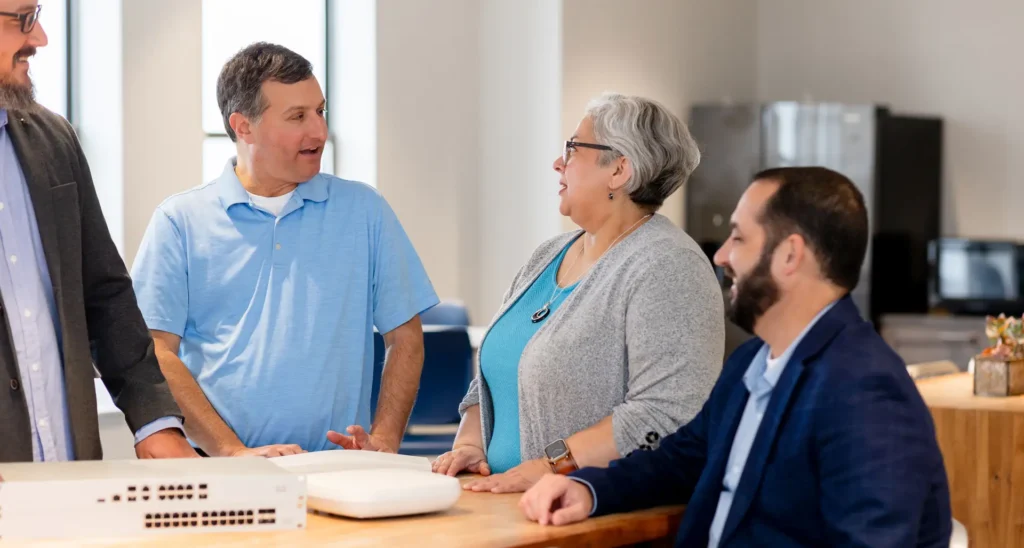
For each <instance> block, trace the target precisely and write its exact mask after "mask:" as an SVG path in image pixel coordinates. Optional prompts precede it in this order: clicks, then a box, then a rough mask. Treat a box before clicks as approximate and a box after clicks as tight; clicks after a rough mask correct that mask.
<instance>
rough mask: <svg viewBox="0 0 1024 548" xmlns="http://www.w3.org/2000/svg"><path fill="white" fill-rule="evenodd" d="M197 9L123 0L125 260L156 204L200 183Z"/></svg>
mask: <svg viewBox="0 0 1024 548" xmlns="http://www.w3.org/2000/svg"><path fill="white" fill-rule="evenodd" d="M201 8H202V3H201V2H200V0H175V1H174V2H167V1H165V0H126V1H124V2H122V9H123V11H122V17H123V32H124V34H123V67H124V73H123V79H124V82H123V83H124V88H123V93H124V99H123V101H124V102H123V113H122V114H123V120H124V122H123V123H124V125H123V128H124V180H123V184H124V249H123V251H124V255H125V261H126V262H127V263H128V264H129V265H131V263H132V260H133V259H134V258H135V253H136V252H137V251H138V249H139V244H140V243H141V242H142V236H143V234H144V233H145V231H146V226H148V225H149V220H150V218H151V217H152V215H153V211H154V210H155V209H156V206H157V205H159V204H160V202H162V201H163V200H164V198H166V197H167V196H170V195H171V194H174V193H176V192H180V191H182V190H186V189H188V188H191V187H194V186H196V185H198V184H199V183H201V182H202V169H203V154H202V147H203V136H204V135H203V128H202V103H201V98H200V90H201V89H202V75H201V71H200V66H201V65H200V59H201V52H200V45H201V44H200V41H199V39H198V37H199V35H200V32H201V28H202V25H201V23H202V19H201V13H202V12H201ZM185 37H195V39H188V38H185Z"/></svg>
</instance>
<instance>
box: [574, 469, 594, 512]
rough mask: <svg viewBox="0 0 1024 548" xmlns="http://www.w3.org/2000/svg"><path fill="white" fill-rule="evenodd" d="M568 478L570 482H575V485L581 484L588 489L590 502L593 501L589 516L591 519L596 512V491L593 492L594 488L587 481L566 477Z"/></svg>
mask: <svg viewBox="0 0 1024 548" xmlns="http://www.w3.org/2000/svg"><path fill="white" fill-rule="evenodd" d="M568 478H569V479H571V480H572V481H575V482H576V483H582V484H583V485H586V486H587V489H590V498H591V500H593V501H594V505H593V506H592V507H591V508H590V514H589V516H590V517H593V515H594V514H595V513H596V512H597V491H595V490H594V486H593V485H591V483H590V482H589V481H587V480H585V479H583V478H577V477H573V476H568Z"/></svg>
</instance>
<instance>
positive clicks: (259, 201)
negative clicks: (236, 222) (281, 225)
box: [249, 190, 295, 217]
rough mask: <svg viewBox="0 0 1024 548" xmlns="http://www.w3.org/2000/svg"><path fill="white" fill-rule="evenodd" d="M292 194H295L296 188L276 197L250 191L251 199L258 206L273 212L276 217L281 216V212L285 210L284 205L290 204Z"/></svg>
mask: <svg viewBox="0 0 1024 548" xmlns="http://www.w3.org/2000/svg"><path fill="white" fill-rule="evenodd" d="M292 194H295V191H294V190H293V191H291V192H289V193H288V194H284V195H281V196H274V197H268V196H257V195H256V194H253V193H252V192H249V199H250V200H252V203H253V204H255V205H256V207H258V208H260V209H262V210H264V211H268V212H270V213H272V214H273V215H274V216H275V217H280V216H281V212H282V211H284V206H286V205H288V200H290V199H291V198H292Z"/></svg>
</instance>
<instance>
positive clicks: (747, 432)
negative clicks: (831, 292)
mask: <svg viewBox="0 0 1024 548" xmlns="http://www.w3.org/2000/svg"><path fill="white" fill-rule="evenodd" d="M834 305H835V303H834V302H833V303H831V304H829V305H828V306H826V307H825V308H824V309H823V310H822V311H821V312H819V313H818V315H817V316H815V317H814V319H812V320H811V321H810V323H808V324H807V327H805V328H804V330H803V331H802V332H801V333H800V335H798V336H797V338H796V339H795V340H794V341H793V343H792V344H790V345H789V348H787V349H786V351H785V352H783V353H782V355H780V356H779V357H778V359H777V360H776V361H775V364H774V367H772V368H768V355H769V352H770V350H771V349H770V348H769V347H768V345H767V344H765V345H763V346H762V347H761V350H760V351H759V352H758V353H757V355H755V356H754V359H753V361H751V362H750V367H748V368H747V372H746V373H745V374H744V375H743V384H744V385H746V387H747V391H748V392H750V396H749V397H748V398H747V406H746V407H745V408H744V409H743V416H742V417H741V418H740V425H739V427H738V428H737V429H736V435H735V436H734V437H733V441H732V449H731V450H730V451H729V461H728V462H727V463H726V467H725V477H724V478H723V479H722V493H721V495H719V497H718V508H717V509H716V510H715V517H714V519H713V520H712V521H711V531H710V534H709V535H708V546H709V547H710V548H718V543H719V541H720V540H721V538H722V530H723V529H724V528H725V522H726V520H727V519H728V517H729V509H730V508H732V499H733V495H734V494H735V493H736V487H737V486H738V485H739V484H740V478H741V477H742V476H743V469H744V468H745V467H746V464H747V457H748V456H750V448H751V447H752V446H753V445H754V439H755V437H756V436H757V430H758V428H759V427H760V426H761V419H762V418H763V417H764V410H765V408H766V407H768V402H769V400H770V399H771V396H772V390H774V389H775V385H776V384H778V382H779V378H780V377H782V372H783V371H785V369H786V365H787V364H788V363H789V359H790V358H791V357H792V356H793V352H794V351H796V348H797V346H799V345H800V341H802V340H803V338H804V336H806V335H807V333H808V332H809V331H810V330H811V328H812V327H814V324H816V323H818V320H819V319H821V317H822V316H824V315H825V313H826V312H828V311H829V310H831V309H832V307H833V306H834Z"/></svg>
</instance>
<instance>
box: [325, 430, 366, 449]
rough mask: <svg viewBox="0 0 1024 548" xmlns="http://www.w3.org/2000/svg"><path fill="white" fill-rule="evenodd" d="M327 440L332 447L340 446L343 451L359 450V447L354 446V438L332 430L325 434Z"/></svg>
mask: <svg viewBox="0 0 1024 548" xmlns="http://www.w3.org/2000/svg"><path fill="white" fill-rule="evenodd" d="M327 440H328V441H330V442H331V443H333V444H334V445H340V446H341V447H342V448H344V449H359V446H358V445H356V440H355V438H352V437H349V436H346V435H343V434H339V433H337V432H335V431H334V430H331V431H329V432H327Z"/></svg>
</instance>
